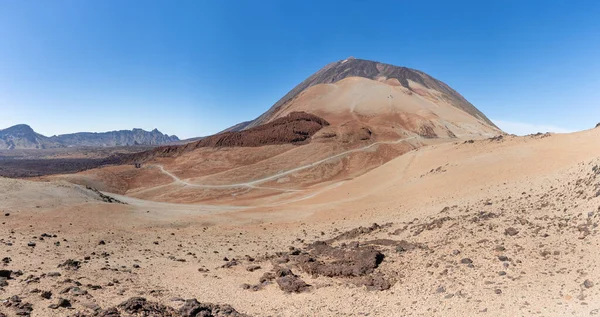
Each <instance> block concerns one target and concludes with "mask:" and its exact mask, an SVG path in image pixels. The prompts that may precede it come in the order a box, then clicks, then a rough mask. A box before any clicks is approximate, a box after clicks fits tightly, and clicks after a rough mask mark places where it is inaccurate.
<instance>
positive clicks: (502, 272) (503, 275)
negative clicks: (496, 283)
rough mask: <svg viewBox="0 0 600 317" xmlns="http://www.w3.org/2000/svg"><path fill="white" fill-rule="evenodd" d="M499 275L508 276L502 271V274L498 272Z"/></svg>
mask: <svg viewBox="0 0 600 317" xmlns="http://www.w3.org/2000/svg"><path fill="white" fill-rule="evenodd" d="M498 275H500V276H504V275H506V272H504V271H500V272H498Z"/></svg>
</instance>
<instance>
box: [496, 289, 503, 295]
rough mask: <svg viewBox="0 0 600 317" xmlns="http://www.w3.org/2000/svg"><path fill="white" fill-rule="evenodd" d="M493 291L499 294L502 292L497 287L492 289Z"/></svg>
mask: <svg viewBox="0 0 600 317" xmlns="http://www.w3.org/2000/svg"><path fill="white" fill-rule="evenodd" d="M494 293H496V294H498V295H500V294H502V290H501V289H499V288H497V289H495V290H494Z"/></svg>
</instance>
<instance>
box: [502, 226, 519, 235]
mask: <svg viewBox="0 0 600 317" xmlns="http://www.w3.org/2000/svg"><path fill="white" fill-rule="evenodd" d="M518 233H519V230H517V229H515V228H513V227H509V228H506V230H504V234H505V235H508V236H511V237H512V236H515V235H517V234H518Z"/></svg>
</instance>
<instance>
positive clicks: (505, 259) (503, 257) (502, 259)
mask: <svg viewBox="0 0 600 317" xmlns="http://www.w3.org/2000/svg"><path fill="white" fill-rule="evenodd" d="M498 260H500V261H502V262H506V261H508V257H507V256H506V255H499V256H498Z"/></svg>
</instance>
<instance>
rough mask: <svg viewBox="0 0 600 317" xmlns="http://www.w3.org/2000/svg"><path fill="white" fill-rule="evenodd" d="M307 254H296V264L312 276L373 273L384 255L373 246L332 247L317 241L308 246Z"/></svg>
mask: <svg viewBox="0 0 600 317" xmlns="http://www.w3.org/2000/svg"><path fill="white" fill-rule="evenodd" d="M308 249H309V255H308V256H302V255H300V256H298V259H297V261H298V266H299V267H300V268H301V269H302V270H303V271H305V272H306V273H309V274H312V275H314V276H319V275H322V276H327V277H357V276H365V275H367V274H371V273H373V271H374V270H375V269H376V268H377V267H378V266H379V264H380V263H381V262H382V261H383V258H384V255H383V254H382V253H381V252H379V251H378V250H377V249H375V248H374V247H370V246H354V247H353V246H351V245H349V246H348V247H346V248H344V247H332V246H330V245H328V244H326V243H325V242H322V241H317V242H315V243H313V244H311V245H310V246H309V247H308Z"/></svg>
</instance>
